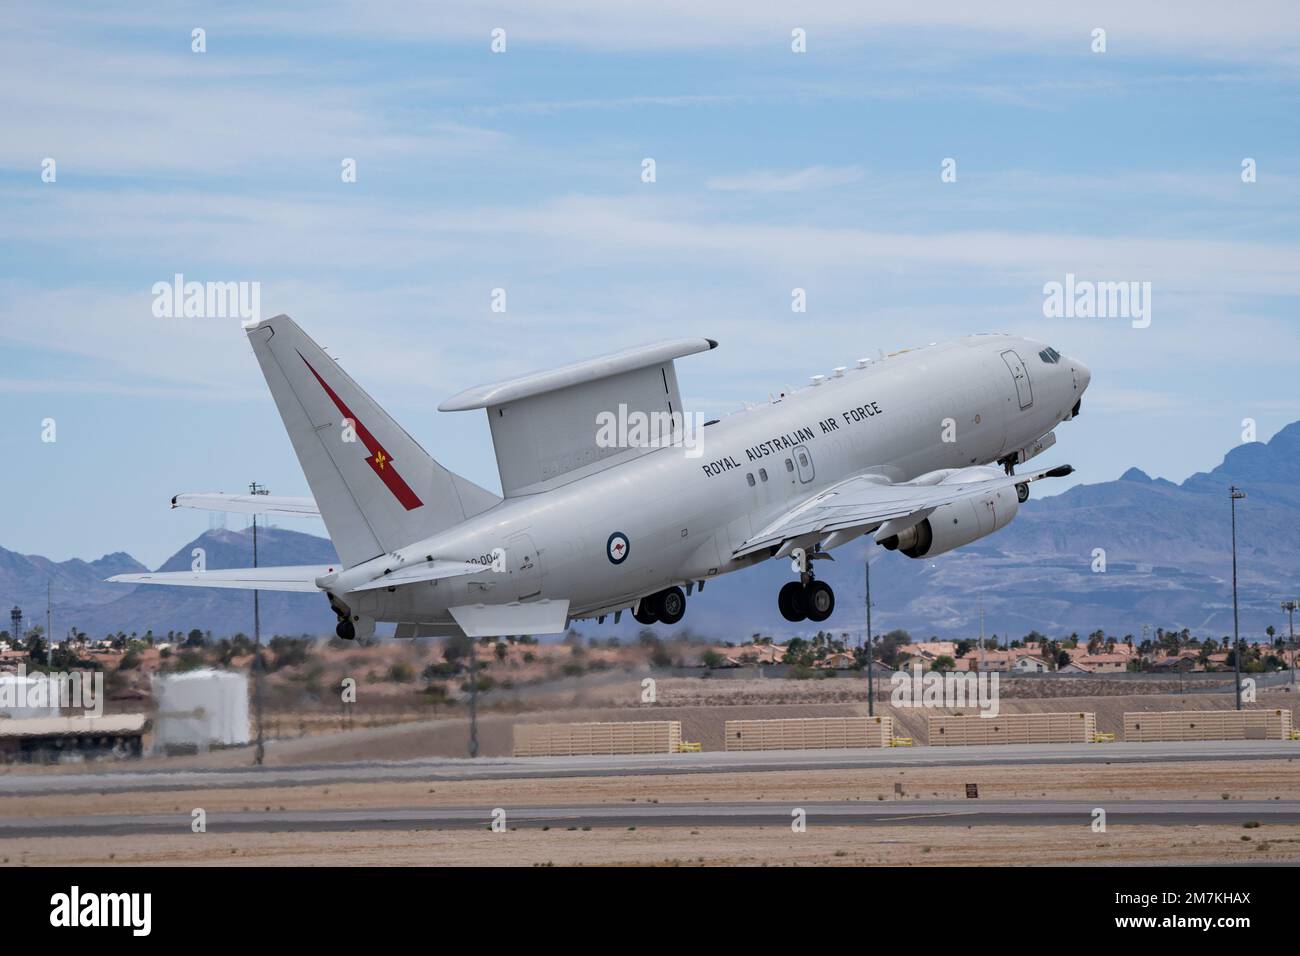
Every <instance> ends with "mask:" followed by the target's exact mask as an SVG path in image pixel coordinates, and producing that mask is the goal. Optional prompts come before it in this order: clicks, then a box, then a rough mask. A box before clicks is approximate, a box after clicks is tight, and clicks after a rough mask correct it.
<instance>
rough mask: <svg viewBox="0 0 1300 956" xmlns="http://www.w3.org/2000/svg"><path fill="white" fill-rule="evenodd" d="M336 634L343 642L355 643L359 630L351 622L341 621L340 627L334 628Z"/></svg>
mask: <svg viewBox="0 0 1300 956" xmlns="http://www.w3.org/2000/svg"><path fill="white" fill-rule="evenodd" d="M334 633H335V634H337V635H338V636H339V640H342V641H354V640H356V638H357V629H356V628H355V627H354V626H353V625H352V622H351V621H347V620H344V621H339V624H338V627H336V628H334Z"/></svg>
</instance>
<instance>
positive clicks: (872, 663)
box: [866, 558, 876, 717]
mask: <svg viewBox="0 0 1300 956" xmlns="http://www.w3.org/2000/svg"><path fill="white" fill-rule="evenodd" d="M866 566H867V716H868V717H874V716H876V649H875V648H874V647H873V646H872V640H871V559H870V558H867V560H866Z"/></svg>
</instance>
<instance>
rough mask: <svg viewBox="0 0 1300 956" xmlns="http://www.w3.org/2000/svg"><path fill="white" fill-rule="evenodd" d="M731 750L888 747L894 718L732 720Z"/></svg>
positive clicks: (728, 746) (728, 733)
mask: <svg viewBox="0 0 1300 956" xmlns="http://www.w3.org/2000/svg"><path fill="white" fill-rule="evenodd" d="M724 733H725V736H726V748H725V749H727V750H845V749H856V748H862V747H888V746H890V744H891V742H892V741H893V738H894V718H892V717H809V718H789V719H777V720H729V721H727V722H726V726H725V728H724Z"/></svg>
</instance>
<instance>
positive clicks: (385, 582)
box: [349, 560, 492, 593]
mask: <svg viewBox="0 0 1300 956" xmlns="http://www.w3.org/2000/svg"><path fill="white" fill-rule="evenodd" d="M491 570H492V565H490V564H478V563H476V562H470V561H441V560H436V561H427V562H425V563H424V564H418V565H416V566H415V567H413V568H402V570H400V571H393V572H392V573H391V574H385V575H381V576H380V577H377V578H375V580H373V581H371V582H369V583H367V584H363V585H361V586H360V587H355V588H352V591H376V590H378V589H379V588H394V587H397V586H398V585H399V584H418V583H419V582H421V581H441V580H443V579H444V578H459V577H463V576H464V575H467V574H482V573H483V572H484V571H491ZM349 593H350V592H349Z"/></svg>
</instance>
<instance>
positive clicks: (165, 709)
mask: <svg viewBox="0 0 1300 956" xmlns="http://www.w3.org/2000/svg"><path fill="white" fill-rule="evenodd" d="M154 695H155V698H156V699H157V701H158V721H157V727H156V731H155V740H156V743H157V746H159V747H161V748H164V749H172V750H175V749H185V750H188V749H190V748H194V749H197V750H206V749H207V748H208V747H212V746H219V747H230V746H234V745H236V744H246V743H248V741H249V739H250V738H249V727H248V675H247V674H244V673H242V672H238V671H218V670H212V669H211V668H201V669H199V670H193V671H186V672H185V673H183V674H167V675H164V676H161V677H158V678H157V679H156V680H155V681H154Z"/></svg>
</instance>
